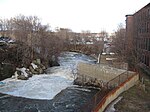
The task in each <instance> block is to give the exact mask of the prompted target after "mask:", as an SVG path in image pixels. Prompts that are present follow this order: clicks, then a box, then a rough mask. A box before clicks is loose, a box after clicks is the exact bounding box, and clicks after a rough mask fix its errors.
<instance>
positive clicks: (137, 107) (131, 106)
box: [115, 73, 150, 112]
mask: <svg viewBox="0 0 150 112" xmlns="http://www.w3.org/2000/svg"><path fill="white" fill-rule="evenodd" d="M140 74H141V77H142V78H143V83H142V81H139V83H138V84H137V85H135V86H134V87H132V88H130V89H129V90H128V91H126V92H124V93H123V94H121V96H123V99H122V100H121V101H120V102H119V103H118V104H116V105H115V108H116V112H150V77H149V76H147V75H145V74H144V73H140Z"/></svg>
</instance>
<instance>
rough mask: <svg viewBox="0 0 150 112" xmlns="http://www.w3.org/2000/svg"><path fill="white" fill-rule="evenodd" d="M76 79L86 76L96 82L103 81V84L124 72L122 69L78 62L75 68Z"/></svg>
mask: <svg viewBox="0 0 150 112" xmlns="http://www.w3.org/2000/svg"><path fill="white" fill-rule="evenodd" d="M77 70H78V73H77V74H78V77H80V76H83V75H84V76H87V77H91V78H96V79H98V80H103V82H108V81H110V80H111V79H113V78H115V77H117V76H118V75H120V74H122V73H124V72H126V70H123V69H117V68H113V67H109V66H104V65H99V64H88V63H82V62H80V63H79V64H78V67H77Z"/></svg>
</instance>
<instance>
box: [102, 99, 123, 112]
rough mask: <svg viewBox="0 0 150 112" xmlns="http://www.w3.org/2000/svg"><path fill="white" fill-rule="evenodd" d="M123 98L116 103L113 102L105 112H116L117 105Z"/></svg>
mask: <svg viewBox="0 0 150 112" xmlns="http://www.w3.org/2000/svg"><path fill="white" fill-rule="evenodd" d="M122 98H123V97H122V96H121V97H118V98H117V99H116V100H115V101H113V102H112V104H110V106H109V107H108V108H107V109H106V111H105V112H115V111H116V109H115V107H114V106H115V104H117V103H118V102H119V101H120V100H121V99H122Z"/></svg>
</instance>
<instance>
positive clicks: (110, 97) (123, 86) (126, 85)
mask: <svg viewBox="0 0 150 112" xmlns="http://www.w3.org/2000/svg"><path fill="white" fill-rule="evenodd" d="M138 80H139V75H138V74H136V73H135V74H134V75H133V76H132V77H130V78H129V79H128V80H126V81H125V82H124V83H122V84H120V85H119V86H118V87H117V88H115V89H113V90H112V91H110V92H109V93H108V94H107V95H106V96H104V97H103V99H102V100H101V101H100V103H99V104H98V105H97V107H96V108H95V109H94V111H93V112H103V111H104V110H105V108H106V107H107V105H108V104H110V103H111V102H112V101H113V100H115V99H116V98H117V97H118V96H119V95H120V94H121V93H122V92H124V91H126V90H128V89H129V88H130V87H132V86H134V85H135V84H136V83H137V81H138Z"/></svg>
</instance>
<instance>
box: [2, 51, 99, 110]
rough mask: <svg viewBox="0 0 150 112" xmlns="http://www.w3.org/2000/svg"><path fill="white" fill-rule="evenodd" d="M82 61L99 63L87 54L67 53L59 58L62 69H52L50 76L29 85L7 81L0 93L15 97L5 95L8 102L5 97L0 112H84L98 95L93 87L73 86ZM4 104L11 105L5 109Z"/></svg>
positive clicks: (35, 80)
mask: <svg viewBox="0 0 150 112" xmlns="http://www.w3.org/2000/svg"><path fill="white" fill-rule="evenodd" d="M81 61H82V62H86V63H95V62H96V60H95V59H93V58H91V57H89V56H87V55H84V54H80V53H75V52H64V53H62V54H61V56H60V57H59V63H60V66H59V67H52V68H48V69H47V74H41V75H34V76H33V77H32V78H30V79H29V80H27V81H22V80H16V79H11V78H9V79H6V80H3V81H2V82H1V85H0V93H3V94H8V95H13V96H7V95H5V96H6V97H7V98H5V97H3V94H2V97H0V110H4V112H5V111H6V112H7V111H9V108H8V106H9V107H11V109H12V108H14V109H13V110H15V112H16V111H18V112H19V111H26V110H30V109H31V110H35V112H36V110H37V111H38V112H80V108H81V107H82V106H83V105H84V104H86V103H87V101H89V100H90V99H91V98H92V97H93V96H94V95H95V93H96V92H97V91H98V89H95V88H92V87H91V88H90V87H81V86H78V85H73V81H74V79H75V77H76V72H77V70H76V69H77V64H78V63H79V62H81ZM10 99H11V100H10ZM16 100H17V101H18V102H20V103H18V105H17V106H16V105H14V102H15V101H16ZM4 102H5V104H6V102H7V105H4ZM42 105H43V106H42ZM19 106H21V107H22V108H21V109H22V110H20V108H19ZM11 111H12V110H11ZM12 112H13V111H12Z"/></svg>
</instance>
